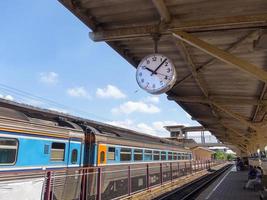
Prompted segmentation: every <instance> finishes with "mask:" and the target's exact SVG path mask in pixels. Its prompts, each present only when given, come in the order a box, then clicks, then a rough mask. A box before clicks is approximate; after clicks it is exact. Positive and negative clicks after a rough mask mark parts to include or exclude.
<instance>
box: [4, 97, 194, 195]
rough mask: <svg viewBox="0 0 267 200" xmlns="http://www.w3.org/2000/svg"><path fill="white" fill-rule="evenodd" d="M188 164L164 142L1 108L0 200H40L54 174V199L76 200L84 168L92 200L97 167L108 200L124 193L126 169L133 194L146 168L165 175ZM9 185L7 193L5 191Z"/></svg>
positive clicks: (31, 110)
mask: <svg viewBox="0 0 267 200" xmlns="http://www.w3.org/2000/svg"><path fill="white" fill-rule="evenodd" d="M191 160H192V152H191V151H190V150H189V149H186V148H184V147H182V146H181V145H180V144H178V143H176V142H174V141H171V140H168V139H164V138H159V137H154V136H150V135H147V134H143V133H140V132H137V131H133V130H129V129H125V128H120V127H116V126H112V125H108V124H105V123H101V122H96V121H93V120H88V119H83V118H79V117H74V116H71V115H68V114H63V113H58V112H55V111H50V110H45V109H40V108H36V107H32V106H27V105H22V104H19V103H15V102H9V101H1V102H0V174H1V176H0V195H1V197H2V199H4V200H5V195H6V199H12V198H14V199H16V198H17V199H20V198H18V197H21V192H23V190H25V191H24V193H25V195H26V194H27V192H29V191H30V195H31V196H32V198H33V199H34V198H35V199H40V198H43V193H44V190H45V187H47V186H46V185H45V183H46V182H47V180H46V179H47V177H46V174H47V172H48V171H49V172H51V171H52V172H54V173H53V176H54V179H53V182H52V183H51V184H53V188H54V191H53V199H55V200H61V199H62V200H68V199H79V198H80V194H81V183H82V181H83V176H82V175H81V169H85V168H86V169H88V170H87V171H86V172H87V173H88V174H91V175H90V176H87V179H86V181H87V184H86V185H87V189H86V192H87V194H86V196H87V198H86V199H94V198H95V195H96V184H97V181H99V180H97V178H96V176H95V175H94V174H95V173H96V172H95V169H96V168H97V167H98V168H99V167H101V169H102V173H103V179H104V180H105V181H104V182H103V184H102V187H101V192H102V193H103V198H102V199H105V198H106V199H111V198H113V197H114V198H115V197H116V196H118V195H119V193H122V192H125V190H127V188H126V186H125V185H127V183H126V181H127V180H126V179H127V175H125V170H126V172H127V167H131V169H132V170H133V173H132V176H133V178H132V180H133V181H132V188H133V190H135V191H137V190H139V189H141V188H142V187H143V186H144V185H145V184H147V183H146V181H147V179H146V177H145V173H143V172H144V171H145V168H144V166H146V165H147V164H150V165H152V166H153V164H154V165H155V166H156V165H157V164H158V163H163V164H164V163H166V164H165V165H164V167H165V168H167V169H169V164H170V163H171V162H174V163H177V162H185V161H191ZM181 168H186V166H183V167H181ZM135 169H136V170H135ZM83 172H84V171H83ZM108 172H113V173H108ZM154 173H155V175H154V176H153V170H152V171H151V177H150V181H151V184H153V183H155V184H156V183H158V182H159V181H160V180H159V175H158V172H156V171H155V172H154ZM165 176H168V172H167V173H166V175H165ZM55 177H57V178H55ZM18 180H19V181H18ZM12 181H13V182H12ZM19 183H20V184H19ZM7 184H8V185H9V189H8V190H5V189H3V188H4V187H3V186H5V185H7ZM12 184H15V186H14V187H13V185H12ZM1 186H2V187H1ZM10 188H12V189H11V190H10ZM18 188H19V189H18ZM26 190H27V191H26ZM10 191H13V192H12V195H13V197H11V198H10V194H11V193H10ZM133 192H134V191H133Z"/></svg>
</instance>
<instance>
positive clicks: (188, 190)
mask: <svg viewBox="0 0 267 200" xmlns="http://www.w3.org/2000/svg"><path fill="white" fill-rule="evenodd" d="M232 166H233V165H232V164H229V165H226V166H225V167H223V168H221V169H219V170H217V171H215V172H212V173H210V174H207V175H205V176H203V177H200V178H198V179H196V180H194V181H192V182H190V183H187V184H185V185H184V186H182V187H179V188H177V189H175V190H173V191H171V192H169V193H165V194H163V195H161V196H159V197H156V198H155V199H154V200H167V199H168V200H172V199H179V200H189V199H195V198H196V197H197V196H198V195H199V194H200V192H201V191H203V190H204V189H205V188H206V187H207V186H208V185H210V184H211V183H212V182H213V181H215V179H217V178H218V177H219V176H220V175H222V174H223V173H224V172H225V171H227V170H228V169H230V168H231V167H232Z"/></svg>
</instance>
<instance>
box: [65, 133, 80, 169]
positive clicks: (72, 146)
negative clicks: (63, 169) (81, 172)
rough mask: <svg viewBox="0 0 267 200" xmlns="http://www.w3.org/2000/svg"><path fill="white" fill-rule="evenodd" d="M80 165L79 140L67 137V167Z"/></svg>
mask: <svg viewBox="0 0 267 200" xmlns="http://www.w3.org/2000/svg"><path fill="white" fill-rule="evenodd" d="M80 165H81V142H80V141H77V140H73V139H72V138H70V139H69V156H68V167H79V166H80Z"/></svg>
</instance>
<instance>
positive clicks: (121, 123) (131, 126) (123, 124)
mask: <svg viewBox="0 0 267 200" xmlns="http://www.w3.org/2000/svg"><path fill="white" fill-rule="evenodd" d="M106 123H108V124H110V125H113V126H119V127H122V128H128V129H134V122H133V121H132V120H130V119H126V120H124V121H108V122H106Z"/></svg>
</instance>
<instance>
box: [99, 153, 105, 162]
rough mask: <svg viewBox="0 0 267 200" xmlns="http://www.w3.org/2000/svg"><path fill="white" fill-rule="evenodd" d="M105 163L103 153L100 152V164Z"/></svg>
mask: <svg viewBox="0 0 267 200" xmlns="http://www.w3.org/2000/svg"><path fill="white" fill-rule="evenodd" d="M104 162H105V151H101V152H100V163H104Z"/></svg>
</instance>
